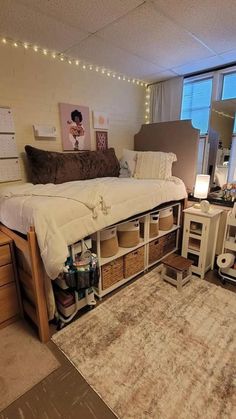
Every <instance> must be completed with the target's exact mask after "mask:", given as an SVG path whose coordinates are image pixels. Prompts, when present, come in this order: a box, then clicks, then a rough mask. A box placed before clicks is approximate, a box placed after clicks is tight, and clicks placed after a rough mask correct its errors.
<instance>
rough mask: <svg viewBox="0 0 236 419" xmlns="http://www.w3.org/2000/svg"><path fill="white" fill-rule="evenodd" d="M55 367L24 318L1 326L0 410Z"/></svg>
mask: <svg viewBox="0 0 236 419" xmlns="http://www.w3.org/2000/svg"><path fill="white" fill-rule="evenodd" d="M59 366H60V364H59V362H58V361H57V359H56V358H55V356H54V355H53V354H52V352H51V351H50V350H49V349H48V348H47V346H46V345H44V344H42V343H41V342H40V341H39V339H38V337H36V336H34V334H33V332H32V330H31V328H30V327H29V326H28V325H27V324H26V323H25V322H24V321H18V322H16V323H13V324H11V325H9V326H7V327H6V328H4V329H1V330H0V411H1V410H3V409H5V408H6V407H7V406H9V405H10V404H11V403H12V402H13V401H14V400H16V399H17V398H18V397H19V396H21V395H22V394H24V393H25V392H26V391H28V390H29V389H31V388H32V387H33V386H34V385H35V384H37V383H39V381H41V380H42V379H43V378H45V377H47V376H48V375H49V374H50V373H51V372H52V371H54V370H55V369H56V368H58V367H59Z"/></svg>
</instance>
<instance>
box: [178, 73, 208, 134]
mask: <svg viewBox="0 0 236 419" xmlns="http://www.w3.org/2000/svg"><path fill="white" fill-rule="evenodd" d="M211 94H212V77H209V78H204V79H197V80H196V79H195V80H188V79H186V80H185V81H184V88H183V99H182V109H181V119H191V120H192V124H193V126H194V127H195V128H198V129H200V134H206V133H207V132H208V124H209V113H210V104H211Z"/></svg>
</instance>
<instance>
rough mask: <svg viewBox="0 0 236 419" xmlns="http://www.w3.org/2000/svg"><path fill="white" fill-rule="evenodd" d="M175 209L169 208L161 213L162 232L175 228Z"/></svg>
mask: <svg viewBox="0 0 236 419" xmlns="http://www.w3.org/2000/svg"><path fill="white" fill-rule="evenodd" d="M173 224H174V219H173V208H167V209H164V210H161V211H160V218H159V228H160V230H164V231H166V230H170V229H171V228H172V227H173Z"/></svg>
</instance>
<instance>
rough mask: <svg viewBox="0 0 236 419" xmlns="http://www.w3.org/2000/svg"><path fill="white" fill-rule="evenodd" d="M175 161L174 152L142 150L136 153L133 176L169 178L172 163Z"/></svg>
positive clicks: (140, 177)
mask: <svg viewBox="0 0 236 419" xmlns="http://www.w3.org/2000/svg"><path fill="white" fill-rule="evenodd" d="M175 161H177V157H176V155H175V154H174V153H163V152H161V151H143V152H139V153H138V155H137V163H136V167H135V173H134V177H135V178H137V179H166V180H168V179H170V178H171V176H172V164H173V162H175Z"/></svg>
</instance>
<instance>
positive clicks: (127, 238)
mask: <svg viewBox="0 0 236 419" xmlns="http://www.w3.org/2000/svg"><path fill="white" fill-rule="evenodd" d="M139 229H140V227H139V220H133V221H129V222H127V223H124V224H120V225H118V226H117V234H118V243H119V246H120V247H134V246H137V245H138V244H139V239H140V231H139Z"/></svg>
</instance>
